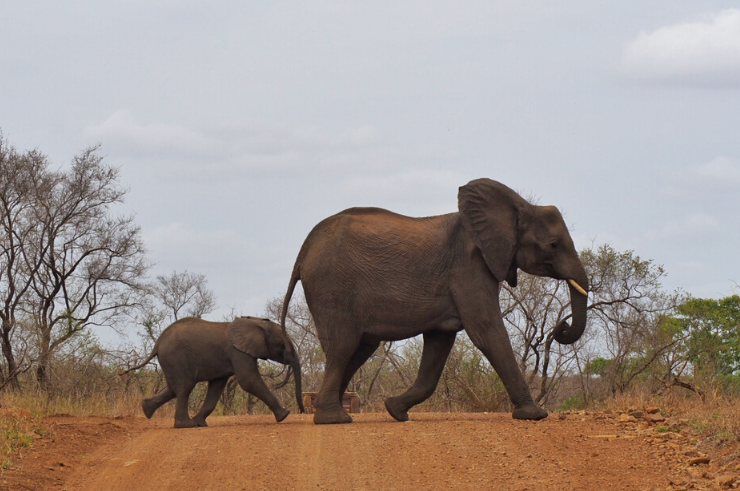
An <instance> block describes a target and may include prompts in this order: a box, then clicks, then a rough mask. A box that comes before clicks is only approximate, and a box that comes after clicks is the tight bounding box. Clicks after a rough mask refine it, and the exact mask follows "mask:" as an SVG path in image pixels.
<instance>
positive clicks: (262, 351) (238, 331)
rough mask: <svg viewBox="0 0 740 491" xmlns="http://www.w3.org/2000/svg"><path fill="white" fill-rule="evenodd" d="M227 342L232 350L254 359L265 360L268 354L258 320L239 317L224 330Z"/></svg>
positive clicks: (263, 332)
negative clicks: (227, 338) (231, 346)
mask: <svg viewBox="0 0 740 491" xmlns="http://www.w3.org/2000/svg"><path fill="white" fill-rule="evenodd" d="M226 332H227V334H228V336H229V341H230V342H231V344H232V345H233V346H234V348H236V349H238V350H239V351H241V352H243V353H246V354H248V355H250V356H253V357H254V358H261V359H263V360H267V359H268V358H269V357H270V352H269V350H268V349H267V343H266V342H265V330H264V329H263V328H262V326H261V325H260V320H259V319H253V318H251V317H240V318H238V319H235V320H234V322H232V323H231V324H229V326H228V327H227V328H226Z"/></svg>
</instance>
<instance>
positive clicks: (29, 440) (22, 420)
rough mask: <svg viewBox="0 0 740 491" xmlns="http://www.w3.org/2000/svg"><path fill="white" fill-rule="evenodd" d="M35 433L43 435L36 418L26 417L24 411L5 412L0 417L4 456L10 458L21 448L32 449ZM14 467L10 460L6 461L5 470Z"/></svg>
mask: <svg viewBox="0 0 740 491" xmlns="http://www.w3.org/2000/svg"><path fill="white" fill-rule="evenodd" d="M26 413H27V412H26ZM34 433H39V434H42V433H43V432H42V431H41V427H40V425H39V423H38V420H37V418H36V417H33V416H28V415H24V414H23V411H13V410H8V411H5V413H4V414H2V415H0V451H1V452H2V455H3V456H5V457H8V456H10V455H12V454H13V453H14V452H15V451H16V450H18V449H20V448H25V447H30V446H31V445H32V444H33V434H34ZM12 465H13V463H12V462H11V461H10V460H6V461H5V463H4V464H3V468H4V469H7V468H8V467H10V466H12Z"/></svg>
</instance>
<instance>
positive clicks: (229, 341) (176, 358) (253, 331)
mask: <svg viewBox="0 0 740 491" xmlns="http://www.w3.org/2000/svg"><path fill="white" fill-rule="evenodd" d="M288 344H289V345H290V346H289V348H288V346H286V345H288ZM286 348H288V349H286ZM155 356H156V357H157V358H158V360H159V364H160V366H161V367H162V371H163V372H164V376H165V379H166V380H167V388H166V389H165V390H164V391H162V392H160V393H159V394H157V395H155V396H153V397H150V398H148V399H144V401H143V402H142V403H141V407H142V408H143V409H144V414H145V415H146V417H147V418H151V417H152V415H153V414H154V411H156V410H157V408H159V406H161V405H162V404H164V403H166V402H168V401H170V400H172V399H173V398H177V402H176V408H175V428H190V427H193V426H208V425H207V424H206V418H207V417H208V415H210V414H211V413H212V412H213V410H214V409H215V408H216V404H217V403H218V399H219V397H220V396H221V393H222V392H223V390H224V387H226V382H227V381H228V380H229V377H231V376H232V375H234V376H235V377H236V381H237V382H238V383H239V385H240V386H241V387H242V389H244V390H245V391H247V392H250V393H252V394H254V395H255V396H257V397H258V398H259V399H260V400H262V402H264V403H265V404H267V407H269V408H270V410H271V411H272V412H273V414H274V415H275V419H276V420H277V421H278V422H280V421H282V420H284V419H285V418H286V416H288V414H289V413H290V411H289V410H287V409H285V408H284V407H282V406H281V405H280V403H279V402H278V400H277V398H276V397H275V395H274V394H273V393H272V392H271V391H270V389H269V388H268V387H267V385H265V382H264V381H263V380H262V377H261V376H260V374H259V370H258V367H257V359H258V358H259V359H263V360H273V361H276V362H278V363H282V364H283V365H288V375H287V376H286V378H285V381H283V383H282V385H285V383H286V382H287V381H288V378H289V377H290V373H291V371H292V372H293V374H294V375H295V382H296V383H295V387H296V389H295V391H296V399H297V401H298V407H299V409H300V410H301V412H304V411H305V409H304V407H303V400H302V397H301V390H302V389H301V365H300V361H299V360H298V354H297V352H296V350H295V347H294V346H293V344H292V342H291V341H290V339H289V338H287V336H285V337H284V336H283V331H282V329H281V327H280V325H279V324H275V323H274V322H271V321H270V320H268V319H258V318H254V317H240V318H238V319H236V320H234V321H233V322H231V323H228V322H209V321H204V320H201V319H195V318H186V319H180V320H178V321H176V322H174V323H173V324H172V325H170V326H169V327H168V328H167V329H165V330H164V331H163V332H162V335H161V336H159V339H158V340H157V342H156V343H155V344H154V349H153V350H152V352H151V354H150V355H149V357H148V358H147V359H146V360H145V361H144V362H143V363H141V364H139V365H137V366H135V367H133V368H130V369H129V370H126V372H124V373H127V372H130V371H132V370H137V369H139V368H141V367H143V366H144V365H146V364H147V363H149V361H151V360H152V358H154V357H155ZM205 381H207V382H208V392H207V393H206V400H205V402H204V403H203V407H202V408H201V409H200V411H199V412H198V414H196V415H195V417H194V418H193V419H190V416H189V414H188V398H189V396H190V392H191V391H192V390H193V388H194V387H195V384H196V383H198V382H205ZM282 385H281V386H282Z"/></svg>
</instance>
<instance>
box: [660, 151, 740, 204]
mask: <svg viewBox="0 0 740 491" xmlns="http://www.w3.org/2000/svg"><path fill="white" fill-rule="evenodd" d="M738 187H740V163H738V162H737V161H736V160H733V159H730V158H728V157H725V156H722V155H720V156H718V157H715V158H714V159H712V160H710V161H708V162H703V163H701V164H696V165H691V166H688V167H684V168H682V169H679V170H678V171H676V172H674V173H673V174H671V175H670V176H669V178H668V180H667V182H666V183H665V185H664V186H663V187H662V190H661V191H662V193H663V194H665V195H666V196H669V197H676V196H682V197H685V196H694V197H696V196H697V195H700V196H704V197H708V196H717V195H720V194H724V193H727V192H730V193H736V192H737V188H738Z"/></svg>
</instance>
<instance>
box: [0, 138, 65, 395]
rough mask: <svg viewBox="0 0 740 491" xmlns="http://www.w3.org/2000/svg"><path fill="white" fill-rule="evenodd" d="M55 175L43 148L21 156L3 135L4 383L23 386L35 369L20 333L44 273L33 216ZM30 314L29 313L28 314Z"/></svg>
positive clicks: (0, 301) (0, 304) (0, 306)
mask: <svg viewBox="0 0 740 491" xmlns="http://www.w3.org/2000/svg"><path fill="white" fill-rule="evenodd" d="M52 183H53V178H52V176H51V175H50V174H49V172H48V161H47V159H46V157H45V156H44V155H42V154H41V153H39V152H37V151H28V152H25V153H23V154H20V153H18V152H17V151H16V149H15V148H13V147H11V146H10V145H8V143H7V142H6V141H5V140H4V139H3V136H2V134H0V322H1V324H2V328H1V330H0V337H1V338H2V352H3V357H4V359H5V367H3V368H4V369H5V370H4V371H0V386H2V387H5V386H10V387H12V388H13V389H16V390H17V389H20V384H19V382H18V375H19V374H20V373H21V372H22V371H25V370H27V369H28V368H30V364H24V361H25V358H26V352H25V349H24V350H23V351H22V352H21V353H20V356H21V360H20V362H19V361H17V360H16V355H17V354H18V353H17V348H18V346H17V344H22V345H23V346H25V343H17V342H16V340H17V339H18V337H17V336H16V332H17V330H18V326H19V323H20V319H21V318H23V316H24V314H23V306H24V302H25V301H26V300H27V294H28V292H29V290H30V288H31V286H32V284H33V281H34V278H35V277H36V274H37V273H38V271H39V269H40V267H41V265H42V261H41V257H40V256H39V255H37V254H34V253H33V250H32V242H33V240H34V239H35V237H36V235H37V233H38V229H37V226H38V224H37V223H36V222H35V220H34V219H33V213H34V207H35V206H36V204H37V203H36V201H35V199H34V198H35V197H36V196H38V195H41V194H45V193H48V190H49V188H50V186H51V185H52ZM26 317H27V316H26Z"/></svg>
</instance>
